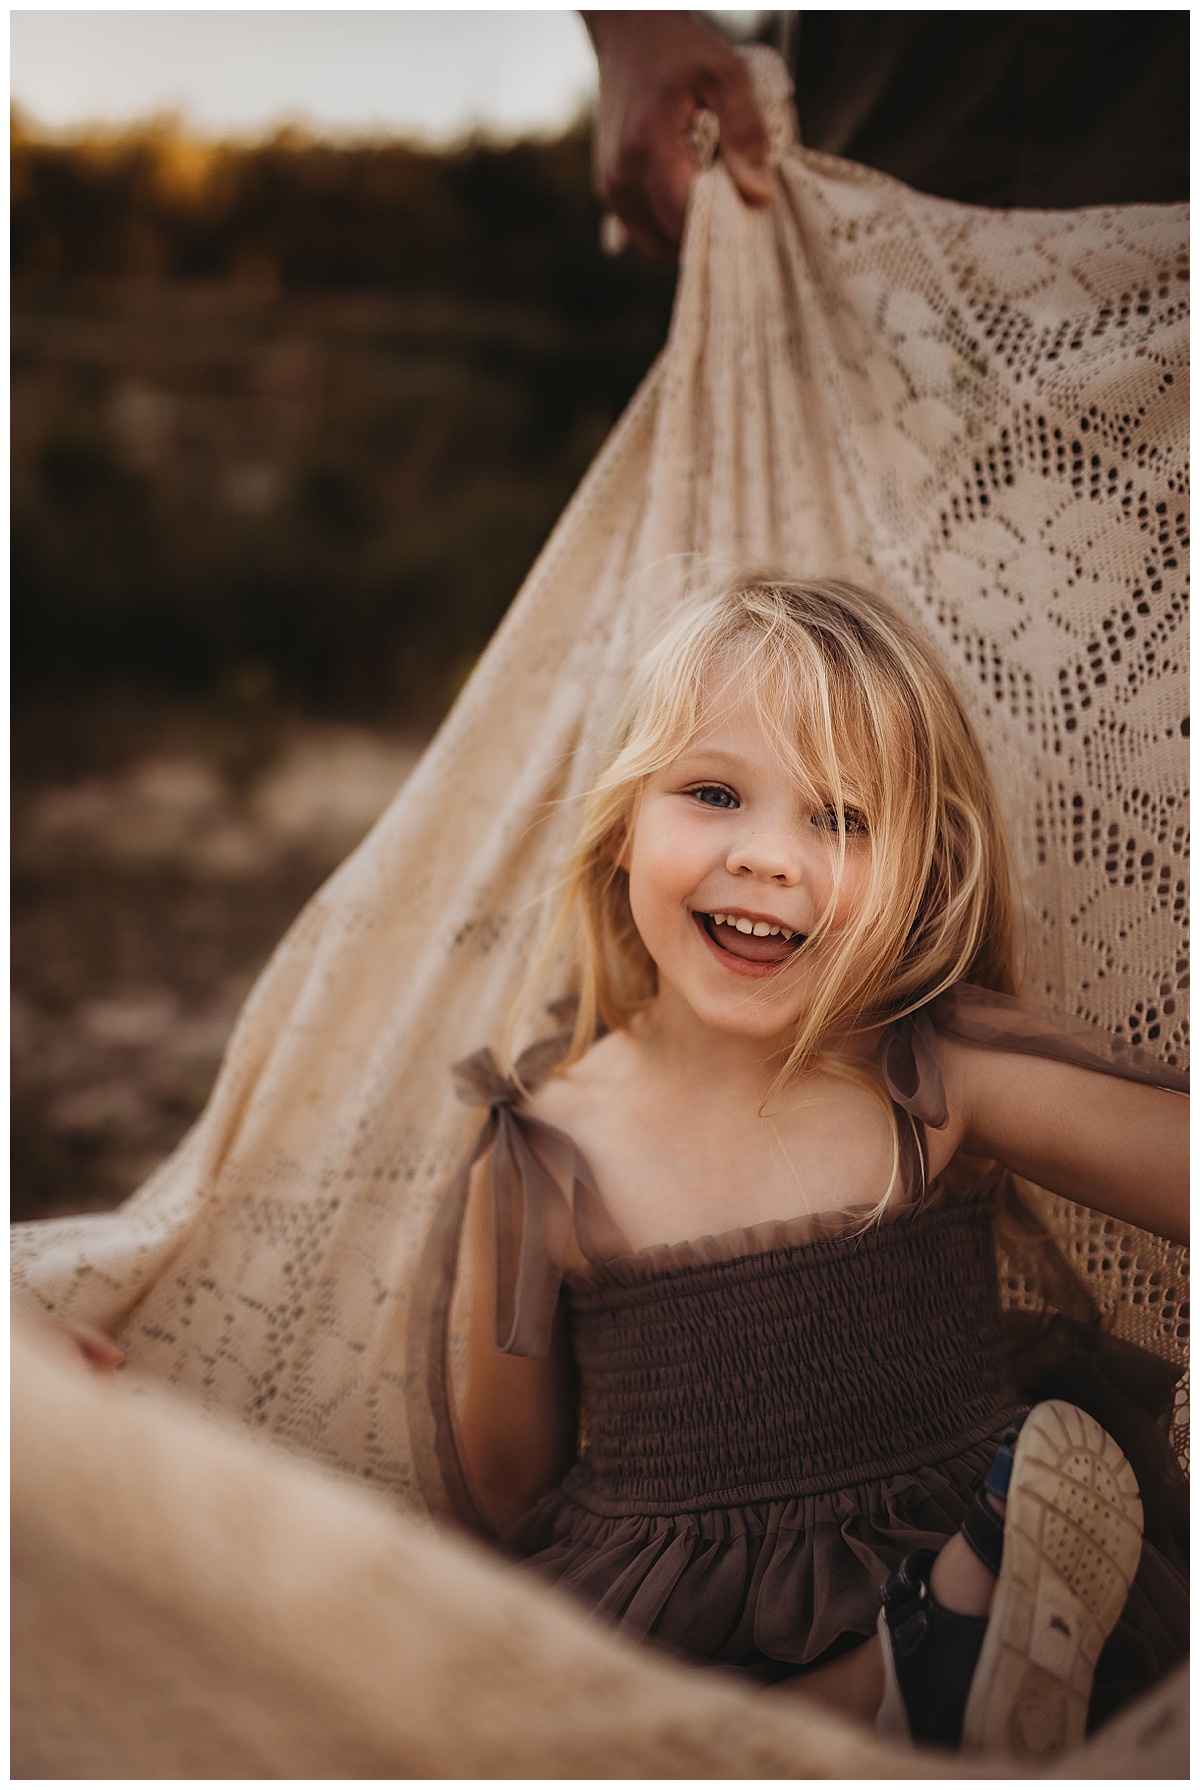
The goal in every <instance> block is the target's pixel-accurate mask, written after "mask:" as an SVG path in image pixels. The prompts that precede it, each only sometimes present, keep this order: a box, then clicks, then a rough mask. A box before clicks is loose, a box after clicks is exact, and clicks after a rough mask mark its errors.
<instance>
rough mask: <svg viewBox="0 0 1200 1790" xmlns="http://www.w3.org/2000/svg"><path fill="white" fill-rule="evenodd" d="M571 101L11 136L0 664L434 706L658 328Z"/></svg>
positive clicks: (658, 315)
mask: <svg viewBox="0 0 1200 1790" xmlns="http://www.w3.org/2000/svg"><path fill="white" fill-rule="evenodd" d="M598 225H599V212H598V207H597V205H596V202H595V200H594V198H593V196H592V193H591V187H590V173H589V140H588V130H587V128H586V126H585V125H583V124H581V125H580V126H579V127H578V128H575V129H572V130H571V131H570V132H568V133H567V134H566V135H564V136H563V137H561V138H560V139H558V140H554V141H531V142H524V143H518V144H514V145H512V146H508V147H498V146H495V145H491V144H487V143H482V142H480V143H473V144H470V145H468V146H466V147H464V148H462V149H460V150H457V151H454V152H448V153H435V152H431V151H426V150H421V149H416V148H413V147H410V146H406V145H405V144H402V143H399V142H382V143H377V144H373V145H367V146H357V147H337V146H333V145H330V144H327V143H323V142H319V141H312V140H309V139H306V138H304V137H303V136H301V135H298V134H295V133H284V134H281V135H279V136H277V137H275V138H274V139H273V140H271V141H269V142H267V143H264V144H261V145H259V146H254V147H246V146H241V147H239V146H235V145H229V144H201V143H197V142H193V141H190V140H188V139H187V137H186V136H184V135H183V134H181V133H180V132H179V131H178V130H177V129H175V128H174V127H173V126H171V125H170V124H160V125H157V126H154V127H150V128H146V129H143V130H140V131H137V132H135V133H132V134H125V135H113V136H107V137H105V136H93V137H90V138H88V139H86V140H83V141H79V142H75V143H71V144H61V143H53V142H48V141H45V140H40V139H39V138H38V136H37V134H36V133H35V132H34V131H33V130H32V129H31V128H30V127H28V126H26V125H24V124H23V123H22V122H21V121H20V120H19V119H18V120H16V122H15V124H14V129H13V137H12V256H13V281H12V305H13V321H12V348H13V374H12V468H13V495H12V616H13V660H14V689H15V696H16V701H17V703H18V705H19V704H20V703H21V701H22V700H23V699H25V698H33V699H36V700H38V701H44V700H45V699H46V698H48V697H49V698H56V697H57V696H59V695H61V696H64V697H67V696H70V695H71V694H72V693H81V692H84V691H87V690H92V689H95V688H96V687H98V686H101V685H105V684H107V685H125V686H142V687H147V688H154V689H157V690H159V691H160V692H163V693H171V692H174V693H177V694H178V695H180V696H182V697H186V698H188V699H196V698H205V697H207V696H208V695H209V694H211V693H213V692H225V693H228V692H230V691H232V692H234V693H235V694H237V695H238V696H239V699H244V700H245V701H247V702H254V701H263V702H272V703H276V702H283V703H286V704H288V705H294V706H298V707H302V708H304V709H307V710H309V711H311V712H326V713H338V714H344V715H354V716H359V717H362V718H371V717H379V718H383V717H390V718H403V719H405V720H408V721H413V722H417V723H423V722H428V721H432V720H435V719H436V718H437V717H438V716H439V715H440V713H441V712H442V711H443V709H444V708H445V706H446V705H447V703H448V702H449V701H450V700H451V698H452V697H453V695H454V693H455V691H456V689H457V688H458V686H459V684H460V683H461V682H462V679H463V677H464V676H465V674H466V672H467V671H468V670H469V668H470V665H471V663H472V662H473V660H474V658H475V657H476V655H477V654H478V652H479V651H480V649H481V648H482V647H483V645H484V644H485V643H486V641H487V639H488V637H489V635H490V633H491V631H492V630H493V628H494V627H495V625H496V622H497V621H498V619H499V617H500V616H501V614H502V613H503V611H504V609H505V607H506V606H507V604H508V603H509V601H510V600H511V598H512V596H513V595H514V593H515V591H516V589H517V587H518V585H519V584H520V582H521V579H522V577H523V576H524V574H525V572H526V571H527V570H528V567H529V565H530V564H531V562H532V560H533V558H534V557H535V555H536V553H537V550H538V548H539V547H540V545H541V543H542V541H543V540H544V539H545V536H546V534H547V533H548V531H549V529H550V527H551V526H552V524H553V523H554V521H555V519H556V517H557V515H558V513H559V511H560V510H561V508H562V506H563V504H564V503H565V501H566V500H567V498H568V497H569V496H570V494H571V492H572V490H573V489H574V487H575V485H576V484H577V482H578V480H579V478H580V477H581V475H582V474H583V472H584V470H585V469H586V467H587V465H588V463H589V461H590V460H591V458H592V456H593V455H594V454H595V452H596V450H597V448H598V447H599V446H600V444H601V442H602V441H603V439H604V436H605V434H606V433H607V431H608V430H609V428H610V427H611V425H612V423H613V422H614V421H615V419H616V417H617V415H618V414H619V412H620V410H621V409H622V407H623V406H624V404H625V403H626V402H627V400H628V398H629V396H630V395H631V393H632V391H633V390H634V388H635V386H636V385H637V383H638V381H639V379H640V378H641V376H642V375H643V374H644V372H645V371H646V369H647V367H648V366H649V364H650V362H651V360H652V359H653V357H654V355H655V353H656V352H657V351H658V349H659V347H660V346H661V345H662V342H663V340H664V338H665V334H666V327H667V320H668V316H669V310H670V302H671V296H672V290H673V283H674V270H673V269H662V268H653V267H649V266H647V265H646V264H645V263H643V262H641V261H639V260H638V259H637V258H635V257H632V256H630V257H624V258H622V259H619V260H611V259H608V258H606V257H605V256H603V255H602V254H601V252H600V249H599V246H598Z"/></svg>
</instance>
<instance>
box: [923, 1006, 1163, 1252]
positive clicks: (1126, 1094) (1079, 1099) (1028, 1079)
mask: <svg viewBox="0 0 1200 1790" xmlns="http://www.w3.org/2000/svg"><path fill="white" fill-rule="evenodd" d="M942 1073H943V1076H944V1079H945V1083H946V1096H947V1105H948V1106H949V1108H950V1112H951V1115H952V1117H951V1125H950V1130H951V1132H952V1133H954V1134H955V1135H956V1145H957V1147H960V1148H962V1149H963V1150H965V1151H966V1152H967V1153H968V1154H969V1155H973V1156H985V1157H991V1158H994V1159H995V1160H996V1161H998V1162H1002V1163H1003V1164H1004V1165H1005V1167H1006V1168H1010V1169H1012V1170H1013V1171H1014V1173H1016V1174H1018V1175H1022V1176H1024V1177H1025V1179H1026V1180H1029V1181H1033V1182H1035V1183H1036V1184H1037V1186H1039V1187H1045V1188H1048V1189H1049V1191H1050V1192H1051V1193H1058V1194H1062V1195H1063V1197H1064V1198H1066V1199H1070V1200H1076V1201H1078V1202H1079V1203H1080V1204H1081V1205H1085V1206H1092V1207H1094V1208H1096V1210H1097V1211H1100V1212H1106V1213H1108V1215H1109V1216H1110V1217H1112V1218H1118V1219H1121V1220H1122V1221H1123V1222H1125V1223H1129V1224H1136V1225H1139V1226H1140V1227H1141V1228H1142V1229H1143V1230H1148V1231H1154V1232H1156V1233H1157V1234H1158V1235H1159V1236H1160V1237H1167V1238H1169V1239H1170V1240H1171V1241H1172V1242H1174V1243H1186V1242H1187V1240H1188V1102H1187V1100H1186V1099H1185V1098H1184V1097H1183V1096H1182V1095H1179V1094H1173V1093H1169V1092H1167V1091H1165V1090H1164V1089H1162V1088H1153V1087H1147V1086H1144V1085H1143V1084H1140V1083H1138V1082H1132V1081H1124V1080H1122V1079H1121V1078H1120V1077H1119V1076H1116V1075H1104V1074H1101V1073H1100V1072H1098V1071H1097V1070H1093V1069H1081V1068H1079V1067H1077V1066H1076V1065H1075V1064H1073V1063H1057V1062H1052V1061H1050V1060H1048V1059H1047V1058H1044V1057H1031V1056H1023V1055H1018V1054H1017V1053H1015V1052H1012V1051H1003V1050H996V1049H994V1048H992V1047H990V1046H988V1045H984V1044H969V1043H967V1042H966V1041H965V1040H963V1039H960V1038H951V1037H945V1036H943V1039H942ZM932 1135H933V1134H931V1142H932Z"/></svg>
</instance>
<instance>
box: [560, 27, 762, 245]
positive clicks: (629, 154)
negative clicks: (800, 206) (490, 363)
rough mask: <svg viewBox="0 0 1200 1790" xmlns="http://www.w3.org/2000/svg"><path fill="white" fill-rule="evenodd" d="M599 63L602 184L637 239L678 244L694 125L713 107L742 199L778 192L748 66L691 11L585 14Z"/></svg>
mask: <svg viewBox="0 0 1200 1790" xmlns="http://www.w3.org/2000/svg"><path fill="white" fill-rule="evenodd" d="M583 18H584V22H585V24H586V25H587V28H588V31H589V33H590V35H591V39H592V42H593V44H594V45H595V49H596V58H597V61H598V63H599V66H600V107H599V112H598V114H597V118H596V138H595V156H594V159H595V183H596V191H597V193H598V194H599V196H600V199H601V200H602V202H603V203H604V204H605V205H607V206H609V207H610V208H611V210H613V211H614V212H615V213H616V214H617V216H618V217H619V218H620V219H621V222H622V223H623V224H624V225H625V228H626V230H627V231H628V232H629V236H630V239H631V241H633V242H634V243H636V245H637V246H638V248H640V249H642V250H643V251H644V252H645V253H646V254H647V255H651V256H653V257H654V258H655V259H656V260H671V259H674V257H675V255H676V254H677V253H678V250H679V239H680V237H681V235H682V233H683V216H684V209H685V207H686V205H687V197H688V193H689V191H690V189H691V184H692V181H693V180H694V179H695V178H696V159H695V156H694V154H693V151H692V145H691V139H690V135H689V127H690V125H691V122H692V119H693V116H694V115H695V113H696V111H697V110H698V109H699V108H701V107H704V108H707V109H708V110H709V111H710V112H714V113H715V114H716V116H717V118H718V120H719V122H720V126H721V156H722V159H723V160H724V162H725V165H726V167H727V168H728V169H729V172H730V174H731V175H732V177H733V179H734V181H735V183H736V185H737V187H738V190H739V192H740V193H741V195H742V197H743V198H744V199H745V200H746V201H747V202H748V203H749V204H751V205H765V204H766V202H767V200H768V199H769V198H770V196H771V173H770V170H769V168H768V167H767V141H766V135H765V133H764V131H763V125H762V120H761V118H760V117H759V115H758V108H757V107H756V105H755V103H754V94H753V92H752V90H751V87H750V80H749V77H748V75H747V73H746V68H745V64H744V63H743V61H742V59H741V57H740V56H739V55H738V54H737V52H736V50H733V49H731V48H730V47H729V45H728V44H727V43H725V41H724V40H723V39H722V38H720V37H718V36H717V34H716V32H715V31H711V30H710V29H709V28H708V26H707V25H702V24H700V23H699V22H698V21H697V20H696V19H693V18H692V17H691V16H690V15H689V14H688V13H686V12H594V13H584V15H583Z"/></svg>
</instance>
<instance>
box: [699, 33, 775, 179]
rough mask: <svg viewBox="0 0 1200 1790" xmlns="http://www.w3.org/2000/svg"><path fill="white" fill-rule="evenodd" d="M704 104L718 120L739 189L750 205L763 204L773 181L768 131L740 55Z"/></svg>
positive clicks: (726, 159)
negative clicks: (768, 160)
mask: <svg viewBox="0 0 1200 1790" xmlns="http://www.w3.org/2000/svg"><path fill="white" fill-rule="evenodd" d="M705 104H706V105H707V106H708V107H709V109H710V110H711V111H713V112H715V113H716V115H717V118H718V120H719V122H720V126H721V156H722V158H723V160H724V162H725V165H726V166H727V168H728V169H729V172H730V174H731V175H732V177H733V181H734V184H735V185H736V187H737V189H738V191H739V192H740V193H741V195H742V197H743V199H745V200H747V201H748V202H749V203H750V204H751V205H765V204H766V203H767V201H768V199H769V198H770V197H771V185H772V181H771V170H770V167H769V166H768V164H767V133H766V130H765V129H764V127H763V121H762V118H761V117H760V115H759V110H758V107H757V106H756V104H755V103H754V90H753V88H752V87H751V85H750V77H749V76H748V74H747V73H746V66H745V64H744V62H743V61H742V59H741V57H740V56H739V57H738V58H737V59H736V61H735V62H734V63H731V64H730V65H729V71H728V73H722V75H721V76H720V77H719V78H718V79H717V80H716V81H714V83H713V87H712V90H711V92H710V93H709V94H708V95H707V97H706V99H705Z"/></svg>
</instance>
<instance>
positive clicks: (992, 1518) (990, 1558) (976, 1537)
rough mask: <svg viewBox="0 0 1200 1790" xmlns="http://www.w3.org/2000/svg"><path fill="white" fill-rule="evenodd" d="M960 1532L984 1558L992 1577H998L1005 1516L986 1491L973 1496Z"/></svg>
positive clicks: (978, 1558) (977, 1556)
mask: <svg viewBox="0 0 1200 1790" xmlns="http://www.w3.org/2000/svg"><path fill="white" fill-rule="evenodd" d="M960 1533H961V1535H962V1538H963V1540H964V1541H965V1542H966V1544H967V1546H968V1547H969V1548H970V1550H971V1552H972V1553H973V1554H974V1555H975V1557H976V1559H977V1560H982V1562H983V1564H984V1565H985V1566H986V1567H987V1569H988V1571H989V1572H990V1573H991V1575H992V1577H993V1578H994V1579H998V1578H999V1577H1000V1560H1001V1556H1002V1555H1003V1553H1004V1518H1003V1517H1002V1516H1000V1515H999V1513H998V1512H997V1511H994V1510H993V1509H992V1507H991V1505H990V1504H989V1503H988V1500H987V1493H986V1491H981V1492H976V1494H975V1496H974V1498H972V1500H971V1502H970V1504H969V1505H968V1507H967V1514H966V1516H965V1517H964V1518H963V1521H962V1529H961V1531H960Z"/></svg>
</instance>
